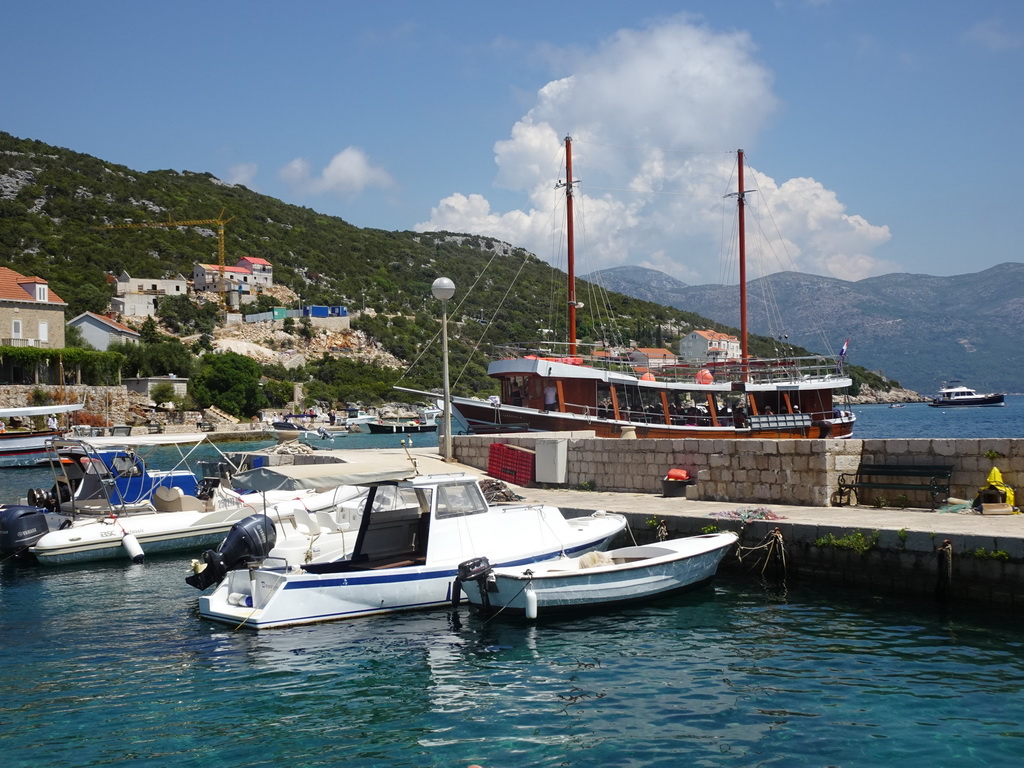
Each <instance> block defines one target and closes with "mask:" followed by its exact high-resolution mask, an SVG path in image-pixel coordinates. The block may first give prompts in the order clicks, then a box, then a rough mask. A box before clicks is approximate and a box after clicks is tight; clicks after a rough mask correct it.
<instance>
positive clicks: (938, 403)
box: [928, 395, 1006, 408]
mask: <svg viewBox="0 0 1024 768" xmlns="http://www.w3.org/2000/svg"><path fill="white" fill-rule="evenodd" d="M928 405H930V406H932V407H933V408H987V407H992V406H996V407H998V406H1001V405H1006V402H1005V400H1004V396H1003V395H977V396H975V397H962V398H959V399H957V400H946V399H943V398H936V399H935V400H932V401H931V402H930V403H928Z"/></svg>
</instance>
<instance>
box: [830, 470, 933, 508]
mask: <svg viewBox="0 0 1024 768" xmlns="http://www.w3.org/2000/svg"><path fill="white" fill-rule="evenodd" d="M952 477H953V467H952V465H949V464H913V465H901V464H861V465H860V466H859V467H858V468H857V472H856V473H855V474H852V475H848V474H841V475H839V494H838V496H839V504H840V505H842V504H843V503H844V499H845V503H847V504H849V503H850V497H851V494H856V495H857V497H858V501H859V499H860V495H861V491H889V490H892V491H928V492H929V493H930V494H931V497H932V509H935V506H936V500H937V499H938V498H939V497H940V496H941V497H942V498H945V497H947V496H949V484H950V480H951V478H952ZM912 481H916V482H912Z"/></svg>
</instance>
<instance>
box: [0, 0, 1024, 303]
mask: <svg viewBox="0 0 1024 768" xmlns="http://www.w3.org/2000/svg"><path fill="white" fill-rule="evenodd" d="M4 27H5V30H6V32H7V34H6V35H5V36H4V37H5V41H4V45H3V46H0V66H2V68H3V71H4V73H5V76H4V87H3V92H2V96H0V129H2V130H5V131H8V132H9V133H12V134H14V135H15V136H19V137H22V138H32V139H39V140H41V141H44V142H47V143H51V144H56V145H59V146H63V147H67V148H69V149H73V150H75V151H79V152H84V153H87V154H90V155H94V156H97V157H100V158H102V159H104V160H108V161H111V162H114V163H120V164H123V165H126V166H129V167H130V168H133V169H136V170H154V169H167V168H170V169H175V170H189V171H197V172H210V173H212V174H214V175H215V176H217V177H219V178H221V179H223V180H225V181H230V182H234V183H242V184H245V185H246V186H247V187H249V188H251V189H253V190H256V191H259V192H261V193H264V194H267V195H272V196H274V197H277V198H280V199H282V200H285V201H287V202H290V203H295V204H298V205H304V206H307V207H310V208H313V209H315V210H317V211H321V212H324V213H327V214H331V215H336V216H340V217H342V218H344V219H345V220H346V221H348V222H350V223H352V224H355V225H357V226H361V227H379V228H382V229H389V230H405V229H418V230H428V229H447V230H454V231H466V232H474V233H480V234H487V235H491V236H495V237H498V238H501V239H503V240H507V241H509V242H512V243H514V244H516V245H520V246H523V247H526V248H528V249H529V250H531V251H533V252H535V253H536V254H537V255H538V256H540V257H541V258H545V259H548V260H549V261H552V262H553V263H556V264H560V262H559V259H560V258H562V257H561V256H560V248H559V245H558V242H557V239H558V238H557V235H555V236H553V235H552V231H553V224H554V223H556V222H557V220H558V217H559V215H560V214H559V205H560V203H561V199H560V197H559V196H558V195H557V194H556V193H555V191H554V189H553V188H554V184H555V182H556V181H557V180H559V179H561V178H563V177H564V172H563V171H561V170H560V166H561V163H562V162H563V159H562V156H561V149H562V138H563V137H564V136H565V135H566V134H570V135H572V136H573V138H574V141H575V144H574V175H575V176H576V178H577V179H579V180H580V182H581V183H580V186H579V188H578V191H577V200H578V202H579V205H578V206H577V207H578V210H579V211H580V212H581V214H582V220H581V225H580V227H578V229H577V232H578V249H579V252H580V253H581V254H582V256H581V263H580V264H579V267H578V268H579V270H580V271H581V272H584V271H589V270H591V269H598V268H604V267H612V266H619V265H622V264H638V265H643V266H648V267H652V268H657V269H662V270H664V271H666V272H668V273H669V274H671V275H673V276H674V277H676V278H678V279H681V280H683V281H685V282H688V283H706V282H728V281H731V280H734V279H735V274H734V270H731V268H730V267H729V266H728V265H727V263H726V259H725V251H724V246H723V244H722V243H723V240H726V239H728V238H727V237H723V230H725V229H727V226H728V225H726V224H723V205H725V204H726V202H724V201H723V195H724V194H726V193H727V192H728V191H730V190H729V183H730V182H729V178H730V173H731V172H732V165H733V163H734V161H735V154H734V150H735V149H737V148H743V149H745V151H746V153H747V163H748V165H749V166H750V167H749V169H748V182H747V187H756V189H757V190H758V195H757V196H756V197H757V198H758V199H757V200H752V208H753V209H754V210H753V213H754V216H755V220H756V222H757V224H758V226H759V227H761V228H764V229H765V230H766V231H767V232H768V239H769V241H774V243H773V246H772V247H771V248H770V250H766V251H765V254H766V255H765V262H766V264H765V266H764V267H763V270H764V271H765V272H772V271H778V270H780V269H796V270H799V271H804V272H814V273H817V274H823V275H831V276H834V277H839V278H843V279H854V280H855V279H860V278H863V277H868V276H873V275H880V274H886V273H889V272H896V271H906V272H914V273H924V274H933V275H956V274H963V273H967V272H975V271H978V270H981V269H984V268H986V267H989V266H992V265H995V264H999V263H1002V262H1005V261H1019V260H1020V259H1021V255H1022V252H1021V246H1020V237H1019V234H1018V231H1017V227H1016V226H1015V225H1016V222H1017V219H1018V216H1016V215H1015V214H1016V208H1017V205H1016V201H1017V197H1018V192H1017V186H1018V185H1017V182H1018V180H1019V179H1020V178H1021V171H1022V165H1024V163H1022V160H1021V155H1020V153H1019V152H1018V151H1017V147H1016V144H1017V139H1018V136H1019V134H1020V130H1021V125H1022V119H1021V118H1022V115H1021V112H1022V109H1024V98H1022V97H1024V86H1022V70H1024V67H1022V64H1024V3H1021V2H1019V1H1018V0H974V1H973V2H970V3H966V2H959V1H954V0H929V2H910V1H909V0H907V1H904V2H900V1H899V0H776V1H775V2H772V1H771V0H733V1H732V2H722V1H721V0H715V1H707V2H704V1H695V2H658V1H657V0H651V1H650V2H642V3H626V2H604V1H602V0H591V1H590V2H587V3H575V4H570V3H551V2H543V3H540V2H530V1H529V0H520V2H516V3H505V4H501V5H497V4H494V3H482V2H473V3H469V2H461V1H460V0H449V2H445V3H430V2H410V1H407V0H392V1H391V2H388V3H373V4H371V3H365V2H361V3H355V2H351V3H350V2H303V1H302V0H298V1H293V2H288V3H283V2H273V3H272V2H261V1H259V0H256V1H250V2H238V1H234V0H227V1H223V2H193V1H191V0H179V2H175V3H172V4H167V3H155V2H144V1H143V0H134V1H133V2H124V1H117V0H106V1H105V2H97V3H84V2H70V1H67V0H65V1H59V2H48V1H47V0H40V1H39V2H35V3H17V4H11V6H10V7H8V8H6V9H5V11H4ZM216 213H218V212H217V211H212V212H211V211H199V210H189V211H176V212H174V214H175V215H177V216H181V217H190V218H195V217H201V216H209V215H216ZM726 234H727V233H726Z"/></svg>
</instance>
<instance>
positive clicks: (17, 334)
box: [11, 320, 21, 339]
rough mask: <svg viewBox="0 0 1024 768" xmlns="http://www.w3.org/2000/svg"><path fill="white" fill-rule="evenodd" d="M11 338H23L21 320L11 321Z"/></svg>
mask: <svg viewBox="0 0 1024 768" xmlns="http://www.w3.org/2000/svg"><path fill="white" fill-rule="evenodd" d="M11 338H12V339H20V338H21V320H12V321H11Z"/></svg>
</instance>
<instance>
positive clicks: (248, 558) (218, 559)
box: [185, 513, 277, 589]
mask: <svg viewBox="0 0 1024 768" xmlns="http://www.w3.org/2000/svg"><path fill="white" fill-rule="evenodd" d="M275 544H277V528H275V527H274V521H273V520H271V519H270V517H269V516H267V515H264V514H262V513H261V514H258V515H249V517H247V518H245V519H244V520H239V521H238V522H237V523H235V524H234V525H233V526H231V530H230V531H228V535H227V536H225V537H224V541H222V542H221V543H220V546H219V547H217V549H208V550H206V551H205V552H203V559H202V561H201V562H200V561H199V560H193V561H192V570H193V571H194V573H193V574H192V575H191V576H187V577H186V578H185V581H186V582H187V583H188V584H191V585H192V586H193V587H195V588H196V589H206V588H207V587H211V586H213V585H214V584H217V583H219V582H221V581H223V580H224V577H225V576H227V575H228V571H233V570H235V569H237V568H241V567H242V566H243V565H245V564H246V563H249V562H252V561H253V560H258V559H259V558H263V557H266V556H267V555H268V554H270V550H272V549H273V548H274V545H275Z"/></svg>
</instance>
